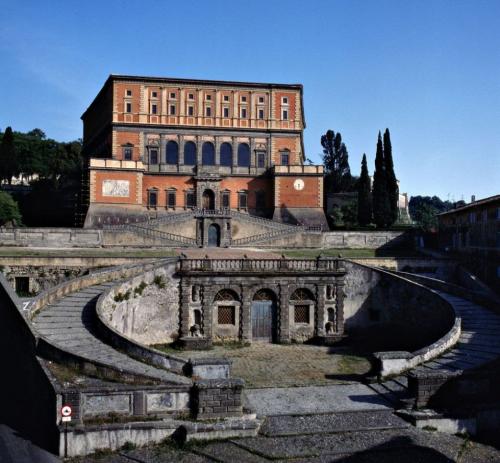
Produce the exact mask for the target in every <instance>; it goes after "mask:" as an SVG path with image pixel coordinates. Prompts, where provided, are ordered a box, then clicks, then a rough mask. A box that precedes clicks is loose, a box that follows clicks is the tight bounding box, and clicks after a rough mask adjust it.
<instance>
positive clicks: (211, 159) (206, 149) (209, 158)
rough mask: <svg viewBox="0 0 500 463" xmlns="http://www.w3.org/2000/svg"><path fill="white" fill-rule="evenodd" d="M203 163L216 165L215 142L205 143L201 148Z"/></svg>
mask: <svg viewBox="0 0 500 463" xmlns="http://www.w3.org/2000/svg"><path fill="white" fill-rule="evenodd" d="M201 163H202V164H203V165H204V166H214V165H215V149H214V145H213V143H210V142H205V143H203V147H202V149H201Z"/></svg>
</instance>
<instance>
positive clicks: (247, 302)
mask: <svg viewBox="0 0 500 463" xmlns="http://www.w3.org/2000/svg"><path fill="white" fill-rule="evenodd" d="M251 310H252V292H251V290H250V288H248V287H244V288H243V294H242V298H241V316H240V320H241V339H242V340H243V341H248V342H251V341H252V313H251Z"/></svg>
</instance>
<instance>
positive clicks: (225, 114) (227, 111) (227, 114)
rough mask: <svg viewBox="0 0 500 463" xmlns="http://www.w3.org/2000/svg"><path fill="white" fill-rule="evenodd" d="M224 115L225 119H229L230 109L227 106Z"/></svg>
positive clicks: (223, 110)
mask: <svg viewBox="0 0 500 463" xmlns="http://www.w3.org/2000/svg"><path fill="white" fill-rule="evenodd" d="M222 115H223V117H229V108H228V107H227V106H226V107H224V108H222Z"/></svg>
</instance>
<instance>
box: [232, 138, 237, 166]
mask: <svg viewBox="0 0 500 463" xmlns="http://www.w3.org/2000/svg"><path fill="white" fill-rule="evenodd" d="M232 146H233V167H237V166H238V142H237V141H236V137H233V138H232Z"/></svg>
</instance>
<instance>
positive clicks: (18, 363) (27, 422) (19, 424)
mask: <svg viewBox="0 0 500 463" xmlns="http://www.w3.org/2000/svg"><path fill="white" fill-rule="evenodd" d="M19 304H20V302H19V300H18V299H17V297H16V295H15V294H14V293H13V291H12V289H11V288H10V287H9V284H8V283H7V282H6V281H5V278H4V277H3V276H2V275H0V362H1V365H2V381H1V387H0V389H1V394H0V422H1V423H2V424H5V425H7V426H9V427H11V428H12V429H14V430H15V431H16V432H17V433H19V435H20V436H22V437H23V438H24V439H27V440H31V441H32V442H33V443H35V444H36V445H38V446H40V447H42V448H45V449H47V450H49V451H50V452H53V453H56V452H57V448H58V440H59V432H58V429H57V426H56V422H57V421H56V403H57V401H56V392H55V390H54V388H53V387H52V385H51V383H50V381H49V379H48V378H47V376H46V374H45V371H44V369H43V367H42V365H41V364H40V362H39V361H38V359H37V353H36V339H35V336H34V334H33V332H32V331H31V330H30V328H29V326H28V324H27V323H26V321H25V319H24V318H23V316H22V314H21V312H20V310H19ZM0 460H1V458H0Z"/></svg>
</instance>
